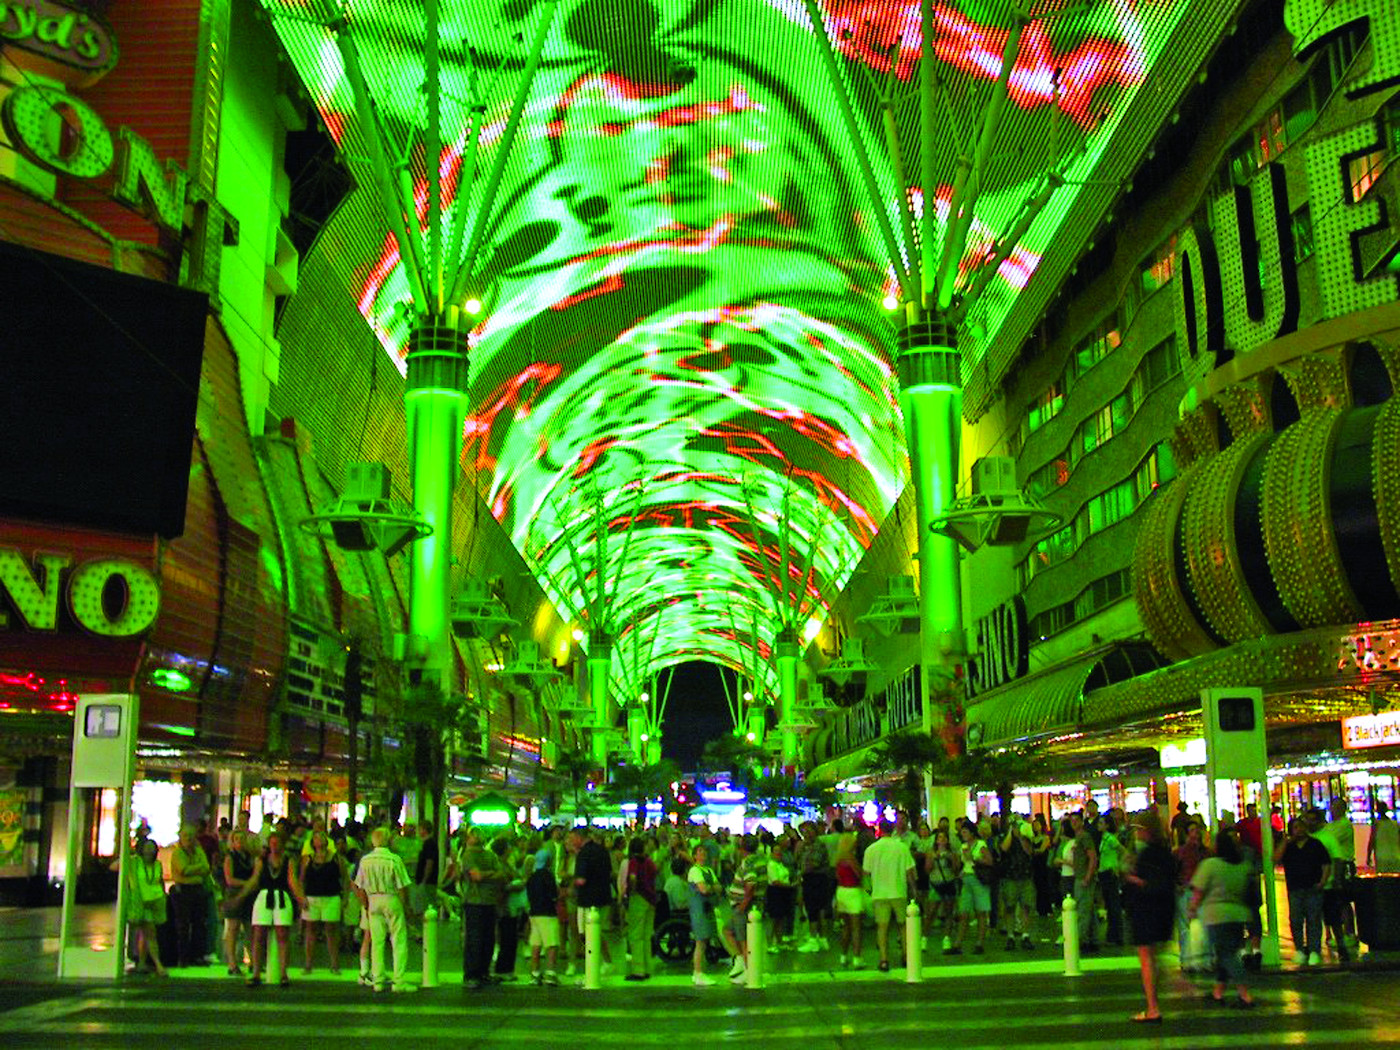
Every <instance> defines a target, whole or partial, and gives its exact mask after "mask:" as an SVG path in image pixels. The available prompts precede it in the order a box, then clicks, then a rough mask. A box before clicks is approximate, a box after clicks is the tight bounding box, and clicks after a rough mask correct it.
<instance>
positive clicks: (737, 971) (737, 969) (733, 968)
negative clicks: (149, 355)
mask: <svg viewBox="0 0 1400 1050" xmlns="http://www.w3.org/2000/svg"><path fill="white" fill-rule="evenodd" d="M743 972H744V957H743V956H742V955H736V956H734V961H733V962H732V963H730V964H729V976H730V977H738V976H739V975H741V974H742V973H743Z"/></svg>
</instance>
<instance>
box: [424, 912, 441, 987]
mask: <svg viewBox="0 0 1400 1050" xmlns="http://www.w3.org/2000/svg"><path fill="white" fill-rule="evenodd" d="M437 986H438V913H437V909H436V908H434V907H432V906H431V905H430V906H429V907H428V910H427V911H425V912H424V913H423V987H424V988H436V987H437Z"/></svg>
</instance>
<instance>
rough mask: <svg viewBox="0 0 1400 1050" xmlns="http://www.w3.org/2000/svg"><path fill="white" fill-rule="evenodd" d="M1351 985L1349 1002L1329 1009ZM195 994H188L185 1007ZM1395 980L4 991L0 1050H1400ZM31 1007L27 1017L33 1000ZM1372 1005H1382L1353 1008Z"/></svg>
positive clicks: (1039, 979)
mask: <svg viewBox="0 0 1400 1050" xmlns="http://www.w3.org/2000/svg"><path fill="white" fill-rule="evenodd" d="M1349 982H1352V983H1355V987H1353V988H1352V989H1351V990H1350V992H1351V994H1345V995H1339V994H1337V992H1338V990H1339V988H1340V986H1342V985H1343V984H1347V983H1349ZM193 988H197V989H198V994H197V995H191V994H190V991H191V989H193ZM1397 991H1400V980H1397V979H1396V978H1395V977H1393V976H1390V975H1364V976H1363V975H1348V974H1336V973H1329V974H1319V975H1309V976H1291V975H1290V976H1282V977H1266V978H1264V979H1262V980H1261V981H1260V982H1259V984H1258V989H1257V997H1258V1000H1259V1005H1258V1007H1257V1008H1256V1009H1255V1010H1253V1011H1251V1012H1248V1013H1245V1012H1241V1011H1236V1010H1232V1009H1228V1008H1221V1007H1218V1006H1215V1005H1213V1004H1211V1003H1209V1002H1207V1001H1204V1000H1203V999H1202V997H1201V994H1200V990H1196V989H1192V988H1190V987H1189V986H1186V985H1184V984H1179V985H1178V986H1175V987H1173V988H1172V989H1171V990H1170V991H1169V992H1168V994H1167V997H1166V998H1165V1000H1164V1003H1163V1007H1164V1010H1165V1011H1166V1013H1167V1020H1166V1022H1165V1023H1164V1024H1162V1025H1161V1026H1153V1027H1150V1028H1149V1027H1147V1026H1143V1025H1138V1024H1133V1023H1132V1022H1131V1021H1129V1020H1128V1018H1129V1016H1130V1014H1131V1013H1132V1012H1133V1011H1135V1010H1136V1009H1138V1007H1139V992H1138V989H1137V987H1136V982H1135V980H1134V977H1133V975H1131V974H1128V973H1124V972H1122V971H1118V972H1110V973H1103V974H1098V975H1089V976H1086V977H1084V978H1081V979H1079V980H1069V979H1066V978H1062V977H1053V976H1032V977H1023V976H1018V975H1016V974H1014V973H1012V972H1010V971H1009V970H1008V972H1006V973H1004V974H1003V975H1001V976H999V977H998V978H997V979H994V980H989V979H987V978H971V977H962V976H948V977H946V978H939V979H936V980H932V981H929V982H927V983H925V984H922V985H915V986H910V985H906V984H904V983H902V982H900V981H889V980H886V981H876V980H858V981H846V982H842V983H840V984H833V983H832V982H831V981H829V980H828V981H819V982H818V981H802V980H792V981H789V982H786V983H784V984H781V985H778V986H776V987H773V988H769V989H766V990H764V991H749V990H745V989H739V988H733V987H715V988H709V989H698V988H692V987H689V986H681V985H677V984H670V983H667V984H658V983H657V982H655V981H654V982H652V983H649V984H646V985H641V986H637V987H629V986H618V985H613V986H611V987H609V988H607V989H605V990H603V991H600V992H584V991H582V990H579V989H574V988H556V989H542V988H535V987H533V986H530V985H513V986H509V987H506V988H503V989H497V990H494V991H491V992H489V993H475V994H473V993H466V992H463V991H462V990H461V989H460V988H457V987H445V988H440V989H435V990H426V991H421V992H419V993H417V994H416V995H413V996H395V995H387V994H379V995H376V994H375V993H373V992H370V991H368V990H365V989H360V988H357V987H354V986H347V985H343V984H329V983H323V982H311V981H306V982H298V983H296V984H294V985H293V986H292V987H291V988H288V989H282V988H275V987H274V988H263V989H258V990H254V989H249V988H246V987H245V986H243V985H242V984H237V983H230V984H227V985H216V984H213V983H211V982H199V983H198V984H195V983H193V982H181V981H178V980H172V981H168V982H161V983H155V982H149V983H145V984H141V983H134V982H128V983H126V984H125V985H123V986H120V987H112V986H106V987H97V986H92V987H86V988H72V989H62V990H56V989H54V988H53V987H52V986H48V987H43V988H33V987H22V986H16V985H8V986H3V987H0V1007H3V1008H6V1009H3V1012H0V1025H3V1030H4V1033H5V1036H4V1045H5V1046H6V1047H9V1048H14V1050H18V1048H22V1047H36V1048H37V1047H44V1048H51V1047H62V1048H72V1050H99V1048H123V1050H125V1048H130V1047H151V1046H160V1045H176V1044H178V1045H180V1046H198V1047H246V1046H253V1045H256V1046H294V1045H298V1044H300V1045H303V1046H312V1047H314V1046H326V1045H331V1040H334V1042H335V1044H336V1045H341V1046H351V1045H353V1046H367V1047H376V1046H384V1047H388V1046H396V1047H408V1048H411V1050H428V1048H431V1047H437V1046H443V1047H448V1046H451V1047H454V1048H473V1050H476V1048H489V1047H511V1046H521V1047H589V1046H624V1047H625V1046H637V1047H655V1046H660V1047H676V1048H688V1047H697V1046H702V1045H704V1044H706V1043H716V1042H722V1043H732V1042H737V1041H743V1042H745V1043H746V1044H747V1045H748V1046H750V1047H753V1048H760V1047H761V1048H773V1050H777V1048H781V1047H801V1048H803V1050H816V1048H819V1047H842V1048H856V1047H870V1048H872V1050H874V1048H879V1050H890V1048H893V1047H957V1048H958V1050H982V1048H986V1050H1007V1048H1013V1047H1032V1046H1033V1047H1060V1046H1064V1047H1077V1048H1081V1050H1089V1048H1094V1047H1103V1048H1115V1050H1136V1048H1139V1047H1141V1048H1157V1047H1162V1048H1180V1050H1195V1048H1207V1047H1280V1046H1300V1045H1305V1046H1309V1047H1337V1048H1342V1047H1346V1048H1349V1050H1358V1048H1361V1047H1370V1046H1382V1045H1390V1044H1394V1043H1397V1042H1400V1026H1397V1025H1395V1024H1394V1023H1393V1019H1394V1010H1393V1007H1390V1008H1389V1009H1382V1008H1380V1004H1393V1003H1394V1002H1395V1001H1396V992H1397ZM36 1000H37V1001H36ZM1363 1001H1369V1002H1370V1003H1373V1004H1376V1005H1362V1002H1363Z"/></svg>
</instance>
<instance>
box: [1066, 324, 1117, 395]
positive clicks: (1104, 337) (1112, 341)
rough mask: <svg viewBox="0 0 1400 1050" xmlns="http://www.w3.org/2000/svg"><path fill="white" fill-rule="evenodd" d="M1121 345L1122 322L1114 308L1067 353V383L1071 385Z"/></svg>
mask: <svg viewBox="0 0 1400 1050" xmlns="http://www.w3.org/2000/svg"><path fill="white" fill-rule="evenodd" d="M1122 345H1123V331H1122V324H1121V319H1120V318H1119V315H1118V311H1117V310H1115V311H1114V312H1113V313H1111V314H1109V315H1108V317H1106V318H1104V319H1103V321H1101V322H1100V323H1099V324H1098V325H1097V326H1096V327H1095V328H1094V330H1093V331H1092V332H1090V333H1089V334H1088V335H1086V336H1085V337H1084V338H1083V339H1081V340H1080V341H1079V343H1078V344H1077V345H1076V346H1075V348H1074V352H1073V353H1072V354H1070V355H1069V364H1068V366H1067V367H1066V369H1065V379H1066V382H1067V385H1073V383H1074V382H1075V381H1076V380H1077V379H1079V377H1080V376H1082V375H1083V374H1084V373H1085V372H1087V371H1089V369H1091V368H1093V367H1094V366H1095V365H1096V364H1098V363H1099V362H1100V361H1102V360H1103V359H1104V358H1106V357H1107V356H1108V355H1109V354H1111V353H1112V352H1113V351H1115V350H1117V349H1118V348H1119V347H1120V346H1122Z"/></svg>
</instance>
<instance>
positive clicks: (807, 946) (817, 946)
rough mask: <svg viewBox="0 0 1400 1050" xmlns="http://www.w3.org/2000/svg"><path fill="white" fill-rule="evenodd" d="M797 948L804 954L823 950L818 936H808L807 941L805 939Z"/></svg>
mask: <svg viewBox="0 0 1400 1050" xmlns="http://www.w3.org/2000/svg"><path fill="white" fill-rule="evenodd" d="M797 950H798V952H800V953H801V954H803V955H811V954H812V953H813V952H819V951H821V950H822V942H821V941H820V940H818V939H817V938H816V937H808V938H807V939H806V940H805V941H803V942H802V943H801V944H799V945H798V946H797Z"/></svg>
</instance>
